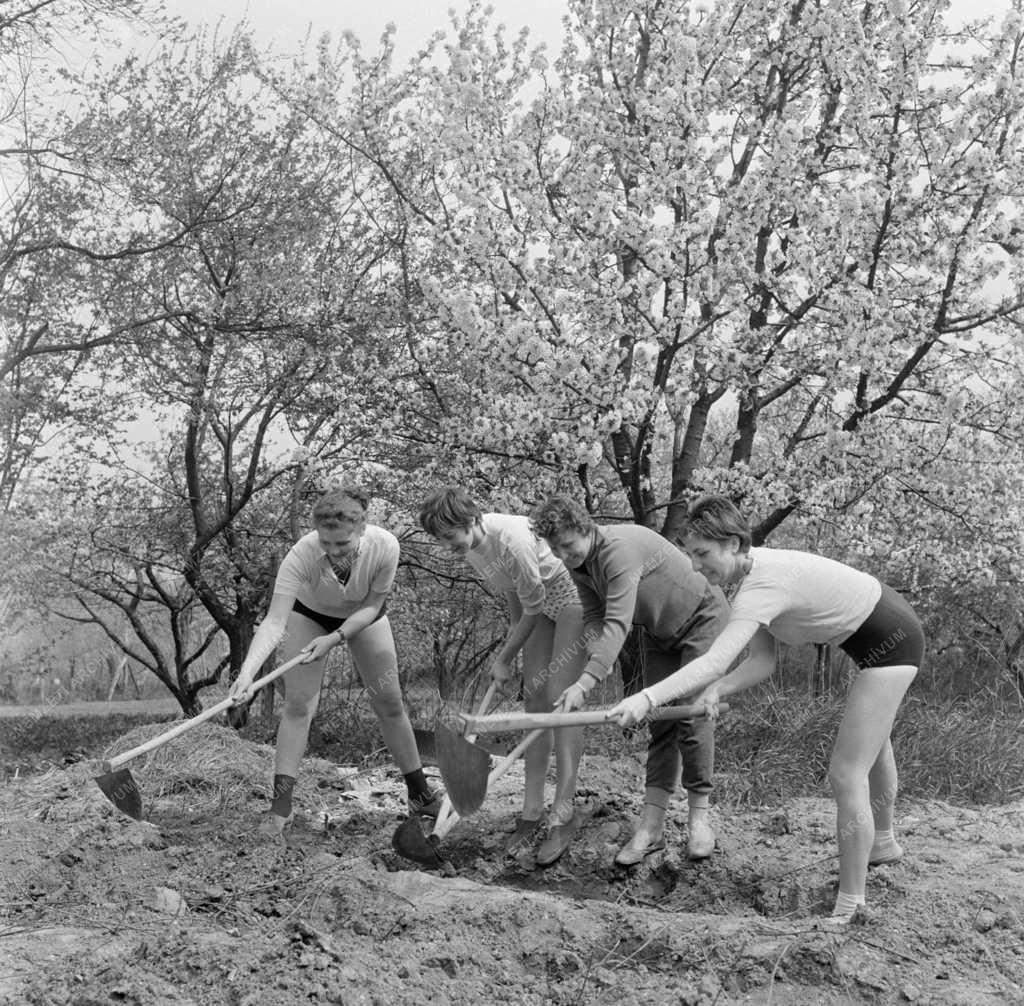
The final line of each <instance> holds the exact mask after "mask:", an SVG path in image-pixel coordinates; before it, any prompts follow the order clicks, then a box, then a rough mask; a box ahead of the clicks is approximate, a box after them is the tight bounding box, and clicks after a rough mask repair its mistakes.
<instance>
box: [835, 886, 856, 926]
mask: <svg viewBox="0 0 1024 1006" xmlns="http://www.w3.org/2000/svg"><path fill="white" fill-rule="evenodd" d="M863 904H864V895H863V894H847V893H846V891H840V892H839V894H838V895H837V896H836V907H835V908H833V909H832V918H833V919H845V920H846V921H847V922H849V921H850V919H852V918H853V913H854V912H856V911H857V906H858V905H863Z"/></svg>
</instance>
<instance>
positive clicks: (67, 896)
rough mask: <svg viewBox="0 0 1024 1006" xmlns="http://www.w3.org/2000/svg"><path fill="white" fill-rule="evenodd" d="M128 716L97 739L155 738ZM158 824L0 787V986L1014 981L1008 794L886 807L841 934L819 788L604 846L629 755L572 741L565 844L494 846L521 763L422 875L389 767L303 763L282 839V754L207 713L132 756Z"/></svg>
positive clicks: (376, 992)
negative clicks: (858, 896) (851, 921)
mask: <svg viewBox="0 0 1024 1006" xmlns="http://www.w3.org/2000/svg"><path fill="white" fill-rule="evenodd" d="M155 732H159V727H154V726H148V727H140V728H138V729H136V730H133V731H131V732H130V733H129V734H127V735H125V736H124V737H122V738H120V739H119V741H118V742H117V743H116V744H115V745H113V746H112V749H111V753H113V752H114V751H117V750H125V749H127V748H129V747H132V746H134V745H135V744H137V743H139V742H140V741H141V740H144V739H146V738H147V737H148V736H150V735H152V733H155ZM131 769H132V772H133V775H134V776H135V778H136V780H137V781H138V784H139V787H140V789H141V791H142V794H143V800H144V805H145V807H146V811H147V817H148V821H146V822H134V821H131V820H130V819H127V818H125V817H123V816H122V815H121V814H120V813H118V812H117V811H116V810H115V809H114V808H113V807H112V806H111V804H110V803H109V802H108V801H107V800H106V799H105V798H104V797H103V796H102V794H101V793H100V792H99V789H98V788H97V787H96V786H95V785H94V783H93V782H92V778H91V773H92V772H93V771H94V770H95V768H94V767H93V768H90V767H89V766H86V765H75V766H71V767H70V768H68V769H67V770H53V771H50V772H47V773H45V774H44V775H41V776H36V777H32V778H30V779H23V780H19V781H16V782H15V783H13V784H12V785H10V786H9V787H8V788H7V789H6V790H5V791H4V792H3V794H2V797H0V815H2V816H0V822H2V825H0V885H2V886H0V899H2V903H3V904H4V905H5V911H6V915H7V918H6V919H5V921H4V922H3V923H2V924H0V957H2V960H0V1003H5V1004H11V1006H14V1004H19V1006H20V1004H24V1003H31V1004H45V1006H50V1004H54V1006H56V1004H69V1006H70V1004H74V1006H90V1004H93V1003H96V1004H98V1003H110V1002H121V1003H138V1004H152V1003H160V1004H164V1003H166V1004H171V1006H177V1004H181V1006H185V1004H192V1006H207V1004H211V1006H212V1004H218V1006H219V1004H224V1003H228V1004H233V1006H243V1004H244V1006H255V1004H257V1003H259V1004H261V1006H263V1004H270V1006H274V1004H282V1006H284V1004H288V1006H291V1004H294V1003H299V1002H310V1003H343V1004H346V1006H351V1004H371V1003H381V1004H384V1003H387V1004H393V1003H431V1002H433V1003H466V1004H469V1003H473V1004H478V1003H492V1002H499V1001H506V1002H509V1003H522V1004H541V1003H564V1004H569V1003H594V1004H603V1003H609V1004H610V1003H634V1004H644V1003H650V1004H655V1003H658V1004H660V1003H673V1004H691V1006H711V1004H712V1003H714V1004H718V1006H728V1004H738V1003H751V1002H766V1001H771V1002H772V1003H780V1004H781V1003H787V1004H812V1003H814V1004H822V1003H825V1004H828V1003H862V1002H863V1003H869V1002H870V1003H875V1002H911V1003H921V1004H924V1003H930V1004H940V1003H941V1004H953V1003H959V1004H989V1003H991V1004H996V1003H999V1004H1001V1006H1002V1004H1007V1003H1017V1002H1024V991H1022V989H1021V986H1020V981H1021V976H1022V975H1024V926H1022V923H1021V914H1022V911H1024V804H1021V803H1017V804H1014V805H1008V806H1002V807H989V808H982V809H978V808H974V809H969V808H958V807H953V806H950V805H947V804H942V803H937V802H929V803H927V804H917V805H906V806H901V808H900V810H901V815H902V816H901V819H900V822H899V832H900V836H901V840H902V841H903V842H904V845H905V847H906V849H907V854H906V856H905V857H904V859H903V861H901V862H900V863H898V864H895V865H893V866H888V867H884V868H881V869H878V870H874V871H872V874H871V877H870V879H869V890H868V895H869V903H870V906H871V907H870V909H869V911H868V912H866V913H865V914H864V916H863V917H862V918H861V919H860V920H859V921H858V923H857V924H856V925H854V926H851V927H850V928H849V930H848V931H847V932H846V933H843V934H840V935H836V934H833V933H829V932H825V931H822V930H821V929H820V928H819V927H818V925H817V923H816V921H815V920H816V918H818V915H817V913H818V912H820V911H821V910H822V909H823V908H824V907H826V906H827V905H829V904H830V903H831V900H832V897H833V896H834V889H835V872H836V861H835V857H834V854H833V841H834V840H833V837H832V815H833V809H832V805H831V803H830V801H828V800H825V799H801V800H794V801H791V802H789V803H787V804H785V805H784V806H770V807H763V808H752V809H744V810H743V811H742V812H739V811H731V812H730V811H729V810H728V808H723V807H719V808H717V809H716V811H715V817H716V825H717V828H718V833H719V850H718V852H717V853H716V855H715V856H714V857H713V858H712V859H711V860H709V861H707V862H704V863H696V864H695V863H690V862H688V861H686V859H685V858H684V856H683V855H681V853H680V850H681V849H684V848H685V841H684V840H685V829H684V825H685V813H684V814H683V816H682V817H676V818H674V819H672V820H671V822H670V831H669V835H668V838H669V844H668V851H667V853H665V854H664V855H663V856H661V857H660V858H658V857H655V858H652V859H651V860H648V861H647V863H645V864H644V865H642V866H641V867H638V868H635V869H633V870H621V869H618V868H616V867H614V866H613V865H612V857H613V855H614V852H615V850H616V849H617V848H618V846H619V844H620V843H621V842H622V841H624V840H625V838H626V837H627V836H628V834H629V830H630V829H629V822H630V819H631V817H632V815H633V814H634V813H636V812H637V811H638V810H639V778H640V772H639V763H638V762H637V761H635V760H630V759H626V760H625V761H624V760H622V759H619V760H617V761H615V762H611V761H609V760H608V759H607V758H604V757H602V756H599V755H589V754H588V755H587V756H586V758H585V763H584V767H583V772H582V774H581V778H582V779H583V780H585V782H586V784H587V785H588V786H589V787H590V789H589V790H588V791H586V792H581V794H580V801H579V804H580V811H579V829H578V834H577V839H576V841H575V843H574V845H573V847H572V849H571V850H570V852H569V854H567V855H566V856H565V857H563V859H562V860H561V861H560V862H559V863H557V864H555V866H553V867H550V868H548V869H547V870H539V869H537V868H536V866H535V864H534V862H533V859H532V856H531V855H530V854H526V855H524V856H523V857H521V858H520V859H518V860H515V861H509V860H507V859H506V858H505V857H504V855H503V852H502V849H503V840H504V837H505V832H506V831H508V830H509V829H510V828H511V826H512V822H513V820H514V816H515V812H516V809H517V802H518V799H519V795H520V793H521V786H522V775H521V769H517V770H516V771H514V772H513V773H510V774H509V776H506V777H505V778H504V779H502V780H501V781H500V783H498V784H497V785H496V786H495V787H494V789H493V791H492V792H490V793H489V794H488V798H487V802H486V803H485V805H484V807H483V808H482V809H481V810H480V811H479V812H478V813H477V814H474V815H473V816H472V817H470V818H467V819H465V820H462V821H460V822H458V823H457V824H456V826H455V828H454V829H453V830H452V832H451V833H450V834H449V835H448V837H447V838H446V839H445V840H444V842H443V843H442V845H441V849H442V851H443V853H444V857H445V860H446V862H445V864H444V865H443V866H442V867H441V868H439V869H438V870H434V871H429V872H425V871H422V870H421V869H419V868H417V867H415V866H414V865H413V864H410V863H408V862H406V861H404V860H402V859H400V858H399V857H398V856H397V855H396V854H395V853H394V851H393V850H392V848H391V844H390V839H391V835H392V833H393V831H394V829H395V827H396V826H397V824H398V823H399V822H400V820H401V819H402V818H403V816H404V813H405V808H404V786H403V784H402V780H401V778H400V777H399V776H398V774H397V773H396V772H395V771H394V770H392V769H390V768H388V767H386V766H377V767H370V768H365V769H360V770H356V769H353V768H344V767H342V768H339V767H337V766H334V765H332V764H331V763H329V762H326V761H323V760H320V759H308V760H306V761H305V762H304V763H303V770H302V777H301V780H300V787H299V789H298V791H297V806H298V809H299V814H298V816H297V820H296V824H295V826H294V827H293V829H292V830H291V832H290V833H288V835H287V840H286V843H285V844H281V843H278V842H274V841H269V840H261V839H260V838H259V836H258V834H257V833H256V831H255V824H256V823H257V821H258V819H259V815H260V813H261V812H262V811H263V809H264V808H265V806H266V796H267V792H268V789H269V780H270V774H271V772H272V751H271V749H270V748H267V747H265V746H262V745H257V744H253V743H251V742H249V741H245V740H243V739H240V738H239V737H238V736H237V735H235V734H234V733H233V732H231V731H229V730H226V729H224V728H221V727H214V726H206V727H203V728H197V729H196V730H193V731H191V732H190V733H189V734H188V735H186V736H185V737H182V738H180V739H179V740H178V741H175V742H173V743H172V744H171V745H168V746H166V747H165V748H163V749H160V750H159V751H157V752H154V753H153V754H151V755H150V756H148V757H147V758H144V759H139V760H138V761H137V762H133V763H131Z"/></svg>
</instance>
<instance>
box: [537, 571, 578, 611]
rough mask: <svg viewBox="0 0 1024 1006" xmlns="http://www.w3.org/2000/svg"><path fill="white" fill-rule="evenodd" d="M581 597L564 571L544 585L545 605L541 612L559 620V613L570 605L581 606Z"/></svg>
mask: <svg viewBox="0 0 1024 1006" xmlns="http://www.w3.org/2000/svg"><path fill="white" fill-rule="evenodd" d="M579 603H580V595H579V594H578V593H577V591H576V584H575V583H573V582H572V577H571V576H569V573H568V571H566V570H563V571H562V572H561V573H559V574H558V576H556V577H555V578H554V579H553V580H549V581H548V582H547V583H545V584H544V605H543V607H542V608H541V611H542V612H543V613H544V614H545V615H547V616H548V618H550V619H551V621H552V622H554V621H557V620H558V615H559V613H560V612H561V611H562V610H563V609H564V608H567V607H568V606H569V605H570V604H579Z"/></svg>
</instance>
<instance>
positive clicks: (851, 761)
mask: <svg viewBox="0 0 1024 1006" xmlns="http://www.w3.org/2000/svg"><path fill="white" fill-rule="evenodd" d="M915 674H917V668H916V667H908V666H903V667H873V668H866V669H865V670H862V671H861V672H860V673H859V674H858V675H857V678H856V680H855V681H854V683H853V685H852V686H851V687H850V694H849V697H848V698H847V702H846V709H845V711H844V713H843V718H842V721H841V722H840V724H839V734H838V736H837V737H836V743H835V747H834V748H833V751H832V761H831V764H830V766H829V782H830V784H831V786H832V793H833V795H834V796H835V800H836V834H837V838H838V842H839V891H840V895H841V896H842V895H843V894H845V895H848V896H850V897H853V898H860V899H863V897H864V887H865V882H866V878H867V868H868V856H869V854H870V851H871V845H872V842H873V840H874V829H875V823H876V817H875V814H874V812H873V807H872V796H873V793H872V787H871V785H870V784H869V774H870V773H871V772H872V771H873V770H874V769H875V767H876V766H877V778H878V785H879V786H880V787H882V789H880V790H879V791H877V792H876V793H875V794H874V795H877V796H878V797H879V799H880V800H881V801H882V802H881V809H882V815H883V819H884V816H885V815H886V814H888V815H889V820H890V821H891V813H892V810H891V808H892V804H893V802H894V801H895V797H896V792H895V785H896V778H895V766H893V771H892V772H891V774H890V773H889V769H888V766H887V764H886V763H887V760H888V756H887V754H886V751H885V748H886V746H887V744H888V743H889V734H890V732H891V730H892V723H893V720H894V719H895V716H896V710H897V709H898V708H899V705H900V703H901V702H902V701H903V696H904V695H905V694H906V691H907V688H908V687H909V686H910V683H911V681H913V680H914V675H915ZM889 750H890V751H891V746H890V748H889ZM885 787H888V790H886V788H885Z"/></svg>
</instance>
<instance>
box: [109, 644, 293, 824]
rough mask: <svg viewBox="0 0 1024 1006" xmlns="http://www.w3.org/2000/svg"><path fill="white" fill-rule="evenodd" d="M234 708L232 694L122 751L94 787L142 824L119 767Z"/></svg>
mask: <svg viewBox="0 0 1024 1006" xmlns="http://www.w3.org/2000/svg"><path fill="white" fill-rule="evenodd" d="M305 657H306V654H305V653H298V654H296V655H295V656H294V657H292V659H291V660H288V661H286V662H285V663H283V664H282V665H281V666H280V667H275V668H274V670H272V671H271V672H270V673H269V674H265V675H264V676H263V677H262V678H258V679H257V680H256V681H254V682H253V688H254V690H257V691H258V690H259V689H260V688H262V687H263V686H264V685H269V684H270V682H271V681H275V680H276V679H277V678H279V677H281V675H282V674H284V673H285V672H286V671H290V670H291V669H292V668H293V667H294V666H295V665H296V664H300V663H302V661H303V660H304V659H305ZM235 705H237V699H236V698H235V697H234V696H233V695H229V696H228V697H227V698H226V699H222V700H221V701H220V702H218V703H217V704H216V705H212V706H210V708H209V709H204V710H203V711H202V712H201V713H199V715H198V716H193V717H192V719H190V720H185V721H184V722H182V723H178V724H176V725H175V726H173V727H171V729H170V730H167V731H165V732H164V733H162V734H160V735H158V736H157V737H151V738H150V739H149V740H148V741H146V742H145V743H144V744H140V745H138V747H134V748H132V749H131V750H129V751H122V752H121V754H119V755H115V756H114V757H113V758H109V759H108V760H106V761H104V762H102V763H101V765H100V767H101V769H102V770H103V774H102V775H98V776H96V785H97V786H99V788H100V790H101V791H102V792H103V795H104V796H105V797H106V798H107V799H108V800H109V801H110V802H111V803H112V804H113V805H114V806H115V807H116V808H117V809H118V810H120V811H123V812H124V813H125V814H127V815H128V816H129V817H133V818H135V820H136V821H141V820H142V794H141V793H140V792H139V787H138V784H137V783H136V782H135V779H134V777H133V776H132V773H131V771H130V770H129V769H126V768H121V766H122V765H124V764H125V763H126V762H130V761H132V759H134V758H138V757H139V755H142V754H145V753H146V752H147V751H152V750H154V748H158V747H163V745H164V744H166V743H168V741H172V740H174V738H175V737H179V736H180V735H181V734H183V733H185V731H186V730H191V729H192V728H193V727H197V726H199V724H200V723H205V722H206V721H207V720H209V719H213V717H214V716H216V715H217V714H218V713H220V712H223V711H224V710H225V709H231V708H232V707H233V706H235Z"/></svg>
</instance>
